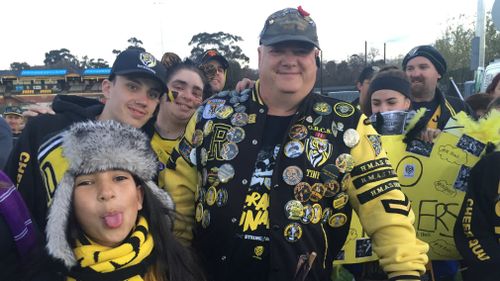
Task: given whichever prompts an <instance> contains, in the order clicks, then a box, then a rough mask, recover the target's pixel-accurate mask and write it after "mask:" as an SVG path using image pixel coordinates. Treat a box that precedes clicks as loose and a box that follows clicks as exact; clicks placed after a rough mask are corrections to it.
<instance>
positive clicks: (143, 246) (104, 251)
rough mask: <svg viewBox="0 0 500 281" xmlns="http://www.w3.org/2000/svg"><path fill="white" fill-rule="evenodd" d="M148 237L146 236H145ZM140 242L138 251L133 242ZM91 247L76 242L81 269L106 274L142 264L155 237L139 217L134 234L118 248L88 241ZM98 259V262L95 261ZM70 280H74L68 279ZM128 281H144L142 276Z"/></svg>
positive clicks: (151, 248) (151, 249)
mask: <svg viewBox="0 0 500 281" xmlns="http://www.w3.org/2000/svg"><path fill="white" fill-rule="evenodd" d="M145 235H146V236H145ZM137 239H138V240H139V247H138V249H134V247H133V244H131V242H132V241H135V240H137ZM88 240H89V241H90V243H91V244H90V245H82V243H81V242H80V241H77V242H76V248H74V249H73V252H74V254H75V257H76V259H77V261H78V262H79V266H80V267H82V268H83V267H90V268H91V269H92V270H93V271H95V272H97V273H99V272H100V273H106V272H112V271H115V270H119V269H122V268H127V267H131V266H134V265H137V264H140V263H141V262H142V261H143V260H144V259H145V258H146V257H148V256H149V255H150V254H151V252H152V251H153V247H154V242H153V237H152V236H151V234H150V233H149V226H148V223H147V221H146V219H145V218H144V217H142V216H141V217H139V220H138V222H137V225H136V228H135V230H134V232H133V233H132V234H131V235H130V236H129V237H128V238H127V239H125V241H124V242H123V244H121V245H119V246H118V247H114V248H111V247H105V246H102V245H98V244H96V243H95V242H94V241H92V240H90V239H88ZM96 257H97V259H98V260H97V261H95V260H94V259H95V258H96ZM68 280H74V279H71V278H68ZM128 280H130V281H132V280H143V279H142V277H140V276H134V277H133V278H129V279H128Z"/></svg>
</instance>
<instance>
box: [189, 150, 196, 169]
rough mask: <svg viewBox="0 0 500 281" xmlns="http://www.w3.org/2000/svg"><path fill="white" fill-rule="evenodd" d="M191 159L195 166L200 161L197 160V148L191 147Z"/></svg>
mask: <svg viewBox="0 0 500 281" xmlns="http://www.w3.org/2000/svg"><path fill="white" fill-rule="evenodd" d="M189 161H190V162H191V164H193V165H195V166H196V164H197V163H198V161H197V160H196V149H191V152H189Z"/></svg>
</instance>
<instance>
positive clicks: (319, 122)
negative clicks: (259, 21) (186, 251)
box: [165, 7, 428, 281]
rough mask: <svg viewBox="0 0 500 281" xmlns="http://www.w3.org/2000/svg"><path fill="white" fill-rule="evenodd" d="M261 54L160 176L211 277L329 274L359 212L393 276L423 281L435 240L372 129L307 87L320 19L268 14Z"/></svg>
mask: <svg viewBox="0 0 500 281" xmlns="http://www.w3.org/2000/svg"><path fill="white" fill-rule="evenodd" d="M258 52H259V80H258V81H257V83H256V84H255V86H254V87H253V88H252V89H249V90H245V91H243V92H242V93H240V94H238V93H236V92H227V91H225V92H220V93H218V94H216V95H215V96H214V97H212V98H210V99H208V100H207V101H206V102H205V103H204V104H203V105H202V106H201V107H200V109H199V110H198V111H197V113H196V114H195V115H194V116H193V118H192V119H191V121H190V123H189V124H188V127H187V128H186V133H185V136H184V137H183V139H182V140H181V141H180V143H179V145H178V146H177V147H176V149H174V151H173V153H172V156H171V158H170V161H169V163H168V164H167V172H166V173H165V176H166V182H167V190H168V191H169V192H170V194H171V195H172V197H173V199H174V201H175V203H176V208H177V211H178V212H180V213H181V214H182V215H184V218H183V219H179V220H177V221H176V223H175V224H174V228H175V230H176V231H177V232H181V233H182V234H181V235H182V236H183V237H188V236H189V234H190V233H191V231H192V233H193V234H194V237H193V246H194V247H195V248H196V249H197V250H198V251H199V252H200V253H201V255H202V258H203V261H204V262H205V267H206V271H207V273H208V275H209V279H210V280H217V281H219V280H329V278H330V275H331V272H332V261H333V260H334V258H335V257H336V256H337V255H338V254H339V251H340V250H341V247H342V246H343V244H344V241H345V239H346V236H347V234H348V230H349V223H350V219H351V213H352V209H354V210H355V211H357V213H358V215H359V217H360V219H361V222H362V223H363V226H364V228H365V229H366V231H367V233H368V234H369V235H370V236H371V237H372V239H373V249H374V250H375V251H376V253H377V255H378V256H379V257H380V263H381V265H382V267H383V268H384V270H385V271H386V272H387V273H388V274H389V277H390V278H391V280H420V277H419V276H420V275H421V274H422V273H423V272H424V271H425V264H426V263H427V260H428V259H427V255H426V252H427V250H428V245H427V244H425V243H423V242H421V241H420V240H418V239H416V236H415V230H414V228H413V225H412V223H413V220H414V214H413V212H412V211H411V206H410V202H409V200H408V198H407V197H406V196H405V195H404V194H403V193H402V192H401V191H400V189H399V182H398V180H397V178H396V177H395V176H394V173H387V170H391V169H392V168H391V165H390V163H389V161H388V160H387V158H386V155H385V152H384V150H383V149H382V148H381V145H380V139H379V137H378V135H377V133H376V132H375V130H374V129H373V127H372V126H371V125H370V124H369V122H368V121H367V120H366V117H365V116H364V115H362V114H361V113H360V112H359V111H357V110H356V109H355V108H354V107H353V106H352V105H351V104H349V103H345V102H342V101H339V100H335V99H332V98H328V97H324V96H321V95H316V94H313V93H312V92H311V91H312V89H313V86H314V82H315V80H316V72H317V60H318V54H319V42H318V37H317V33H316V25H315V23H314V21H313V20H312V19H311V18H310V17H309V14H308V13H307V12H306V11H304V10H303V9H302V8H301V7H299V8H298V9H292V8H287V9H283V10H280V11H277V12H275V13H273V14H272V15H270V16H269V17H268V19H267V20H266V23H265V25H264V28H263V30H262V32H261V34H260V46H259V48H258ZM234 97H237V99H234ZM382 174H385V175H387V176H385V177H377V176H376V175H382ZM368 178H377V180H375V181H370V180H367V179H368ZM190 222H193V224H194V225H191V224H190ZM193 229H194V230H193ZM186 233H187V235H186Z"/></svg>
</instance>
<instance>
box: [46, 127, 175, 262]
mask: <svg viewBox="0 0 500 281" xmlns="http://www.w3.org/2000/svg"><path fill="white" fill-rule="evenodd" d="M62 149H63V156H64V157H65V158H66V159H67V160H68V164H69V168H68V170H67V171H66V172H65V174H64V175H63V178H62V179H61V181H60V182H59V184H58V186H57V188H56V191H55V195H54V199H53V201H52V205H51V206H50V209H49V214H48V223H47V229H46V233H47V249H48V251H49V253H50V254H51V255H52V256H53V257H55V258H58V259H61V260H62V261H63V262H64V264H65V265H66V266H67V267H68V268H69V267H71V266H73V265H75V264H76V260H75V256H74V254H73V250H72V248H71V246H70V245H69V243H68V241H67V239H66V229H67V225H68V219H69V214H70V212H71V208H72V207H71V206H72V201H73V200H72V196H73V188H74V181H75V177H76V176H78V175H84V174H90V173H94V172H103V171H108V170H125V171H128V172H130V173H131V174H133V175H135V176H137V177H139V178H140V179H142V180H143V181H144V182H145V184H146V186H145V187H143V188H149V189H150V190H151V192H152V193H153V194H154V196H156V197H157V198H158V199H159V201H160V202H161V203H162V204H163V205H164V206H165V207H166V208H168V209H173V202H172V199H171V198H170V196H169V195H168V194H167V193H166V192H165V191H164V190H161V189H160V188H159V187H158V186H157V185H156V184H155V183H154V182H153V177H154V176H155V174H156V171H157V167H158V165H157V160H156V156H155V153H154V152H153V150H152V149H151V145H150V141H149V139H148V137H147V136H146V135H145V134H144V133H143V132H141V131H139V130H138V129H136V128H133V127H131V126H129V125H124V124H121V123H118V122H116V121H112V120H107V121H86V122H80V123H76V124H74V125H72V126H71V127H70V129H69V130H67V131H65V132H64V133H63V136H62Z"/></svg>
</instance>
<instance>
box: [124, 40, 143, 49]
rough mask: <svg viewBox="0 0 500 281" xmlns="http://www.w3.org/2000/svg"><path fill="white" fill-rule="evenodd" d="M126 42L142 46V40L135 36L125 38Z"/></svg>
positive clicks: (133, 45) (134, 45)
mask: <svg viewBox="0 0 500 281" xmlns="http://www.w3.org/2000/svg"><path fill="white" fill-rule="evenodd" d="M127 42H128V43H129V44H130V46H132V47H141V48H142V44H143V43H142V41H141V40H139V39H137V38H136V37H131V38H129V39H128V40H127Z"/></svg>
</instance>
